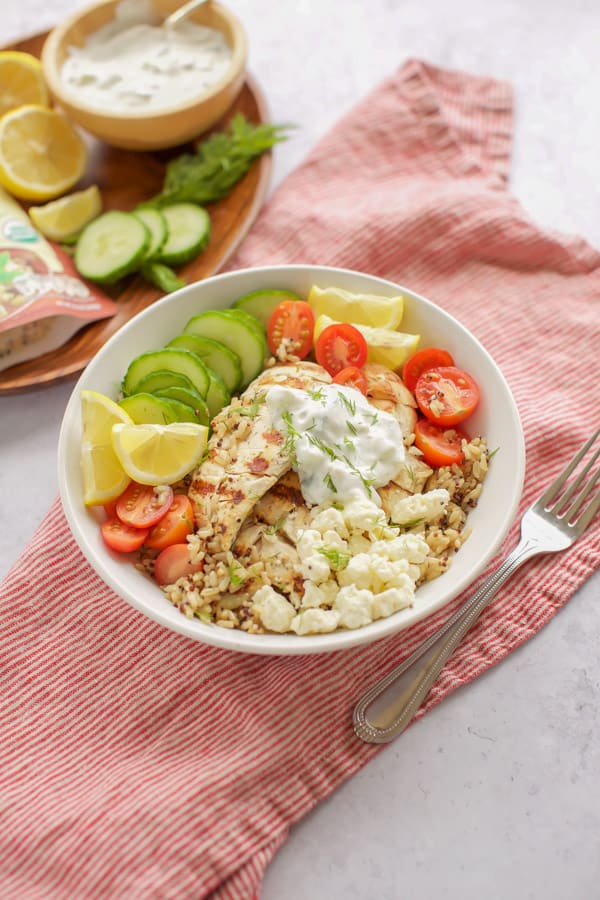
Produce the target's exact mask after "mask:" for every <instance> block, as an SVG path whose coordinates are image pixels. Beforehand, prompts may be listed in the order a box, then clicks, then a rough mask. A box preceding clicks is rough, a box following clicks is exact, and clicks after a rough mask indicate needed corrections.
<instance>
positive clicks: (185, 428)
mask: <svg viewBox="0 0 600 900" xmlns="http://www.w3.org/2000/svg"><path fill="white" fill-rule="evenodd" d="M207 439H208V428H207V427H206V426H205V425H197V424H195V423H194V422H171V423H170V424H169V425H124V424H118V423H117V424H115V425H113V428H112V443H113V447H114V449H115V453H116V455H117V458H118V460H119V462H120V463H121V465H122V466H123V469H124V470H125V472H127V474H128V475H129V477H130V478H133V480H134V481H138V482H139V483H140V484H152V485H159V484H174V483H175V482H176V481H179V479H180V478H183V476H184V475H187V474H188V472H191V470H192V469H193V468H194V466H195V465H196V464H197V463H198V462H199V460H200V458H201V457H202V454H203V453H204V450H205V448H206V442H207Z"/></svg>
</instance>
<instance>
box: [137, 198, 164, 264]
mask: <svg viewBox="0 0 600 900" xmlns="http://www.w3.org/2000/svg"><path fill="white" fill-rule="evenodd" d="M133 215H134V216H136V217H137V218H138V219H139V220H140V222H143V223H144V225H145V226H146V228H147V229H148V231H149V232H150V246H149V247H148V249H147V250H146V259H152V257H154V256H156V255H157V254H158V251H159V250H161V249H162V248H163V247H164V245H165V242H166V240H167V234H168V228H167V220H166V219H165V217H164V216H163V214H162V213H161V211H160V210H159V209H152V208H151V207H149V206H144V207H141V208H140V209H134V210H133Z"/></svg>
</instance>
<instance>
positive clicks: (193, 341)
mask: <svg viewBox="0 0 600 900" xmlns="http://www.w3.org/2000/svg"><path fill="white" fill-rule="evenodd" d="M167 347H183V348H184V350H191V351H192V353H195V354H196V356H199V357H200V359H201V360H202V362H203V363H204V364H205V365H206V366H208V367H209V368H210V369H214V371H215V372H217V373H218V374H219V375H220V376H221V378H222V379H223V381H224V382H225V385H226V387H227V390H228V391H229V392H230V393H231V394H233V393H235V391H237V389H238V387H239V386H240V383H241V381H242V366H241V363H240V358H239V356H238V355H237V353H234V352H233V350H230V349H229V347H226V346H225V344H223V343H221V341H214V340H213V339H212V338H207V337H201V336H200V335H199V334H178V335H177V337H174V338H173V340H172V341H169V343H168V344H167Z"/></svg>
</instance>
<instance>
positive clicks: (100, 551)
mask: <svg viewBox="0 0 600 900" xmlns="http://www.w3.org/2000/svg"><path fill="white" fill-rule="evenodd" d="M312 284H318V285H320V286H327V285H336V286H338V287H340V288H344V289H346V290H351V291H356V292H366V293H378V294H386V295H389V296H391V295H393V294H397V293H398V292H399V291H400V292H402V293H403V294H404V295H405V297H406V303H405V316H404V319H403V322H402V326H401V327H402V330H403V331H407V332H416V333H418V334H421V335H422V338H421V344H420V346H421V347H423V346H428V345H429V346H442V347H445V348H447V349H448V350H449V351H450V352H451V353H452V354H453V356H454V357H455V359H456V360H457V362H458V364H460V365H462V366H463V367H464V368H466V369H468V370H469V371H470V372H471V374H472V375H473V376H474V377H475V379H476V380H477V382H478V383H479V385H480V388H481V393H482V400H481V403H480V405H479V407H478V410H477V411H476V413H475V414H474V415H473V416H472V417H471V419H470V420H469V423H468V430H469V432H470V433H471V434H472V435H475V434H482V435H485V436H486V437H487V439H488V445H489V447H490V448H492V449H494V448H496V447H498V448H499V450H498V452H497V453H496V454H495V456H494V459H493V463H492V464H491V466H490V470H489V473H488V476H487V478H486V481H485V483H484V486H483V491H482V494H481V498H480V500H479V503H478V505H477V507H476V508H475V509H474V510H472V512H470V514H469V523H468V524H469V526H470V527H471V528H472V534H471V536H470V537H469V539H468V540H467V541H466V543H465V544H464V545H463V546H462V547H461V549H460V552H459V553H458V554H457V555H456V556H455V558H454V559H453V561H452V565H451V566H450V568H449V570H448V571H447V572H445V573H444V574H443V575H442V576H440V577H439V578H437V579H435V580H434V581H430V582H429V583H427V584H424V585H423V586H422V587H420V588H419V589H418V591H417V593H416V598H415V603H414V605H413V606H412V607H411V608H409V609H405V610H401V611H400V612H397V613H395V614H394V615H392V616H390V617H389V618H386V619H379V620H377V621H376V622H373V623H372V624H370V625H368V626H366V627H364V628H359V629H356V630H344V631H336V632H333V633H332V634H316V635H308V636H298V635H294V634H283V635H277V634H263V635H254V634H247V633H246V632H243V631H240V630H229V629H225V628H221V627H219V626H217V625H210V624H208V625H207V624H204V623H203V622H201V621H199V620H196V619H188V618H186V617H185V616H184V615H183V614H182V613H180V612H179V611H178V610H177V609H175V607H173V606H172V605H171V604H170V603H169V602H168V601H167V600H166V598H165V597H164V595H163V593H162V592H161V590H160V588H159V587H158V586H157V585H156V584H155V583H154V582H153V581H151V580H150V579H149V578H148V577H147V576H145V575H144V574H142V573H141V572H139V571H138V570H137V569H136V568H135V567H134V565H133V563H132V561H131V559H130V557H128V556H120V555H119V554H116V553H112V552H111V551H109V550H108V549H107V548H106V546H105V544H104V543H103V540H102V537H101V535H100V528H99V521H100V520H101V519H100V515H99V514H98V513H97V512H96V511H94V510H90V509H87V508H86V507H85V506H84V503H83V484H82V479H81V472H80V462H79V460H80V443H81V415H80V394H81V391H82V390H83V389H89V390H94V391H100V392H101V393H104V394H107V395H109V396H111V397H114V398H115V399H117V391H118V385H119V383H120V381H121V378H122V377H123V374H124V372H125V370H126V369H127V366H128V364H129V363H130V362H131V360H132V359H133V358H134V357H135V356H137V355H138V354H139V353H141V352H143V351H145V350H154V349H158V348H159V347H162V346H164V344H166V343H167V341H168V340H170V339H171V338H172V337H174V336H175V335H176V334H178V333H179V332H181V331H182V330H183V327H184V326H185V324H186V322H187V321H188V319H189V318H190V317H191V316H192V315H194V314H196V313H199V312H201V311H203V310H206V309H218V308H220V307H225V306H229V305H231V303H232V302H233V301H234V300H236V299H237V298H238V297H241V296H242V295H244V294H247V293H249V292H250V291H255V290H259V289H261V288H263V289H264V288H286V289H290V290H293V291H296V292H297V293H298V294H300V295H301V296H306V295H307V294H308V291H309V289H310V287H311V285H312ZM524 470H525V447H524V440H523V432H522V428H521V423H520V420H519V414H518V411H517V407H516V404H515V401H514V399H513V397H512V394H511V392H510V390H509V387H508V385H507V383H506V381H505V379H504V376H503V375H502V372H501V371H500V369H499V368H498V366H497V365H496V364H495V362H494V360H493V359H492V358H491V356H490V355H489V354H488V353H487V351H486V350H484V348H483V347H482V346H481V344H480V343H479V342H478V341H477V340H476V339H475V338H474V337H473V335H472V334H470V332H469V331H468V330H467V329H466V328H465V327H464V325H461V324H460V322H458V321H457V320H456V319H454V318H453V317H452V316H450V315H448V313H446V312H444V311H443V310H442V309H440V308H439V307H438V306H436V305H435V304H433V303H431V302H430V301H428V300H425V299H424V298H423V297H420V296H419V295H418V294H415V293H414V292H413V291H411V290H409V289H408V288H405V287H404V286H399V285H397V284H393V283H392V282H389V281H385V280H383V279H381V278H375V277H373V276H370V275H365V274H362V273H359V272H353V271H350V270H347V269H336V268H328V267H321V266H302V265H296V266H268V267H263V268H256V269H243V270H238V271H235V272H229V273H227V274H224V275H217V276H215V277H213V278H208V279H207V280H206V281H201V282H198V283H197V284H191V285H189V286H188V287H185V288H183V289H182V290H180V291H177V292H176V293H173V294H170V295H168V296H166V297H164V298H163V299H162V300H160V301H158V302H157V303H155V304H154V305H152V306H150V307H148V308H147V309H145V310H144V311H143V312H141V313H139V314H138V315H137V316H135V318H133V319H131V320H130V321H129V322H128V323H127V324H126V325H125V326H123V328H121V330H120V331H118V332H117V333H116V334H115V335H114V336H113V337H112V338H111V339H110V340H109V341H108V342H107V344H106V345H105V346H104V347H103V348H102V350H100V352H99V353H98V354H97V355H96V356H95V357H94V359H93V360H92V361H91V362H90V364H89V365H88V366H87V368H86V369H85V371H84V372H83V374H82V375H81V377H80V379H79V381H78V382H77V384H76V385H75V388H74V390H73V393H72V395H71V398H70V400H69V403H68V406H67V409H66V412H65V416H64V420H63V423H62V428H61V432H60V438H59V447H58V477H59V487H60V495H61V499H62V504H63V507H64V511H65V514H66V517H67V520H68V522H69V525H70V527H71V530H72V532H73V535H74V537H75V540H76V541H77V543H78V544H79V546H80V548H81V550H82V551H83V554H84V555H85V557H86V558H87V559H88V561H89V563H90V564H91V566H92V567H93V568H94V569H95V570H96V572H97V573H98V574H99V575H100V577H101V578H102V579H103V580H104V581H105V582H106V583H107V584H108V585H109V586H110V587H111V588H112V589H113V590H114V591H115V592H116V593H117V594H118V595H119V596H120V597H122V598H123V599H124V600H126V601H127V602H128V603H130V604H131V605H132V606H133V607H134V608H135V609H137V610H138V611H139V612H140V613H142V614H143V615H145V616H148V617H149V618H150V619H153V620H154V621H155V622H158V623H160V624H161V625H164V626H165V627H166V628H169V629H171V630H172V631H175V632H178V633H180V634H182V635H186V636H187V637H190V638H193V639H194V640H197V641H203V642H204V643H206V644H212V645H215V646H217V647H222V648H226V649H228V650H237V651H242V652H246V653H263V654H281V655H287V654H303V653H325V652H329V651H332V650H343V649H347V648H349V647H354V646H356V645H358V644H366V643H370V642H372V641H375V640H378V639H379V638H383V637H385V636H387V635H390V634H393V633H395V632H398V631H401V630H402V629H404V628H407V627H408V626H409V625H412V624H413V623H415V622H418V621H419V620H421V619H423V618H425V617H426V616H430V615H431V614H432V613H434V612H436V610H438V609H440V608H441V607H443V606H444V604H446V603H448V602H449V601H450V600H451V599H452V598H453V597H455V596H456V595H457V594H458V593H460V592H461V591H462V590H463V589H465V588H466V587H467V586H468V585H469V584H470V583H471V582H472V581H473V580H474V579H475V578H476V577H477V576H478V575H479V573H480V572H481V571H482V570H483V569H484V568H485V566H486V564H487V563H488V562H489V560H490V559H491V557H492V556H493V555H494V553H495V552H496V551H497V550H498V548H499V547H500V544H501V543H502V541H503V539H504V537H505V536H506V533H507V531H508V529H509V527H510V525H511V523H512V521H513V519H514V517H515V514H516V510H517V506H518V502H519V498H520V495H521V490H522V485H523V477H524Z"/></svg>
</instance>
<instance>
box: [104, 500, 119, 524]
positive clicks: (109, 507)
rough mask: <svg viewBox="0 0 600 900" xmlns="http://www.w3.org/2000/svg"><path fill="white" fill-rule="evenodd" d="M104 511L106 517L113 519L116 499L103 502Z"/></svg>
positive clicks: (115, 511)
mask: <svg viewBox="0 0 600 900" xmlns="http://www.w3.org/2000/svg"><path fill="white" fill-rule="evenodd" d="M117 499H118V498H117ZM104 512H105V513H106V518H107V519H114V517H115V516H116V514H117V501H116V500H109V501H108V503H105V504H104Z"/></svg>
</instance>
